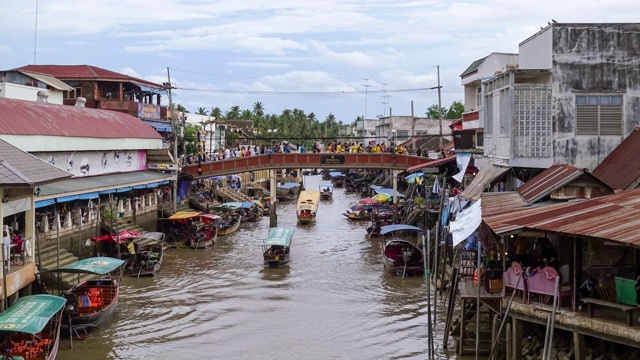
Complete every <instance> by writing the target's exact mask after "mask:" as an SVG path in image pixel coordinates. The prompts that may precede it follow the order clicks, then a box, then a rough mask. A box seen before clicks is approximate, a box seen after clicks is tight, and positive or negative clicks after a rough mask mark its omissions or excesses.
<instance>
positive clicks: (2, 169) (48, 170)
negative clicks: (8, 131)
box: [0, 140, 73, 187]
mask: <svg viewBox="0 0 640 360" xmlns="http://www.w3.org/2000/svg"><path fill="white" fill-rule="evenodd" d="M72 175H73V174H71V173H69V172H66V171H64V170H62V169H59V168H57V167H55V166H53V165H50V164H48V163H46V162H44V161H42V160H40V159H38V158H37V157H35V156H33V155H31V154H29V153H26V152H24V151H22V150H20V149H18V148H17V147H15V146H13V145H11V144H9V143H7V142H5V141H3V140H0V186H3V187H25V186H35V185H42V184H46V183H49V182H52V181H56V180H61V179H68V178H70V177H71V176H72Z"/></svg>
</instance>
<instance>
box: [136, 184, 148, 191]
mask: <svg viewBox="0 0 640 360" xmlns="http://www.w3.org/2000/svg"><path fill="white" fill-rule="evenodd" d="M133 188H134V189H136V190H142V189H146V188H147V185H135V186H134V187H133Z"/></svg>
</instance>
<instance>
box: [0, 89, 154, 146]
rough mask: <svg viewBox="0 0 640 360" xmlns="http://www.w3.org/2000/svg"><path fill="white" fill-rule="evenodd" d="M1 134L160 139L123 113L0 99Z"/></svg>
mask: <svg viewBox="0 0 640 360" xmlns="http://www.w3.org/2000/svg"><path fill="white" fill-rule="evenodd" d="M0 134H5V135H51V136H68V137H88V138H113V139H119V138H123V137H127V138H137V139H161V138H162V136H160V134H158V132H157V131H156V130H155V129H154V128H153V127H151V126H150V125H148V124H146V123H145V122H144V121H142V120H140V119H138V118H137V117H134V116H131V115H128V114H125V113H121V112H117V111H110V110H99V109H90V108H86V107H78V106H67V105H58V104H50V103H42V102H35V101H26V100H15V99H0Z"/></svg>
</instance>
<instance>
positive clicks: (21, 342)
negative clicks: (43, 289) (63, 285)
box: [0, 295, 67, 360]
mask: <svg viewBox="0 0 640 360" xmlns="http://www.w3.org/2000/svg"><path fill="white" fill-rule="evenodd" d="M66 302H67V300H66V299H65V298H63V297H60V296H54V295H30V296H25V297H21V298H18V299H17V300H16V301H15V302H14V303H13V305H11V307H9V308H8V309H7V310H5V311H3V312H2V313H0V337H1V338H2V343H1V344H0V356H1V358H2V359H14V360H23V359H37V360H49V359H55V358H56V355H57V353H58V345H59V340H60V323H61V321H62V318H63V315H62V313H63V308H64V305H65V303H66Z"/></svg>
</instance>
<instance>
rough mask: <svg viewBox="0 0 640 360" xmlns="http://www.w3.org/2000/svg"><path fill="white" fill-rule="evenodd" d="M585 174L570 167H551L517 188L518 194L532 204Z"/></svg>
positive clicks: (582, 170)
mask: <svg viewBox="0 0 640 360" xmlns="http://www.w3.org/2000/svg"><path fill="white" fill-rule="evenodd" d="M584 173H585V171H584V169H578V168H576V167H574V166H571V165H566V164H558V165H553V166H551V167H550V168H548V169H547V170H545V171H543V172H541V173H540V174H538V175H537V176H536V177H534V178H533V179H531V180H529V181H527V182H526V183H525V184H524V185H522V186H520V187H519V188H518V190H517V191H518V193H520V195H522V197H523V198H524V199H525V200H526V201H527V202H528V203H529V204H531V203H534V202H536V201H538V200H540V199H542V198H544V197H546V196H549V195H551V193H552V192H554V191H555V190H557V189H559V188H561V187H563V186H564V185H567V184H569V183H570V182H571V181H573V180H575V179H577V178H579V177H580V176H582V175H583V174H584Z"/></svg>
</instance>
